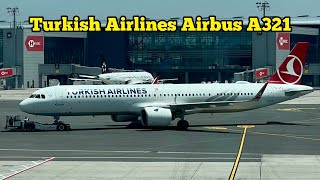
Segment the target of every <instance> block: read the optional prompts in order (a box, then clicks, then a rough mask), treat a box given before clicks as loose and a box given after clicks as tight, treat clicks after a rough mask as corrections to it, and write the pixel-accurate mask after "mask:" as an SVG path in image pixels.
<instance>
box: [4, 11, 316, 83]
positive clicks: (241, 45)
mask: <svg viewBox="0 0 320 180" xmlns="http://www.w3.org/2000/svg"><path fill="white" fill-rule="evenodd" d="M245 23H246V20H245V19H244V24H245ZM291 24H292V25H293V28H292V29H293V30H292V32H290V33H281V32H280V33H277V32H263V33H257V32H246V31H242V32H180V31H177V32H59V33H56V32H38V33H36V32H31V28H30V25H28V24H25V25H24V24H20V25H19V26H18V28H17V29H16V33H15V32H14V29H13V28H12V27H10V24H8V23H4V22H3V23H0V79H2V80H0V81H1V82H2V84H5V85H6V86H9V87H18V88H21V87H45V86H48V85H49V81H50V79H58V80H59V81H60V84H71V83H72V82H70V80H69V77H74V76H76V75H77V74H88V75H98V74H100V73H101V69H100V67H101V65H102V63H103V62H106V63H107V65H108V67H110V68H124V69H143V70H146V71H148V72H150V73H152V74H153V75H159V76H160V77H161V78H175V77H177V78H178V79H179V82H178V83H200V82H201V81H219V82H225V81H228V82H233V81H235V80H236V79H235V74H237V73H238V74H239V72H244V71H246V72H256V73H246V74H240V75H242V79H243V80H249V81H256V80H259V79H260V78H264V77H265V76H266V75H270V74H272V73H273V72H274V70H275V69H276V68H277V67H278V66H279V65H280V64H281V63H282V61H283V60H284V58H285V57H286V56H287V55H288V54H289V52H290V49H292V48H293V46H294V45H295V44H296V42H299V41H307V42H309V43H310V45H309V52H308V55H307V62H306V66H305V70H304V76H303V78H302V84H308V85H312V86H320V59H319V53H320V46H319V42H320V40H319V30H320V18H309V17H307V18H292V21H291ZM244 29H245V28H244ZM15 35H16V42H15V41H14V39H15V38H14V36H15ZM14 49H16V53H15V51H14ZM260 68H264V69H262V70H263V71H262V72H263V73H262V74H264V75H262V76H261V73H257V72H258V71H251V70H252V69H260ZM244 75H245V77H244ZM0 85H1V84H0Z"/></svg>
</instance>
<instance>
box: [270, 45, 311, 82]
mask: <svg viewBox="0 0 320 180" xmlns="http://www.w3.org/2000/svg"><path fill="white" fill-rule="evenodd" d="M308 46H309V43H308V42H298V43H297V44H296V45H295V46H294V47H293V49H292V50H291V52H290V54H289V55H288V56H287V58H286V59H285V60H284V61H283V63H282V64H281V65H280V67H279V69H277V71H276V72H275V73H274V74H273V75H272V76H271V77H270V79H269V80H268V83H270V84H300V83H301V77H302V74H303V68H304V65H305V62H306V56H307V52H308Z"/></svg>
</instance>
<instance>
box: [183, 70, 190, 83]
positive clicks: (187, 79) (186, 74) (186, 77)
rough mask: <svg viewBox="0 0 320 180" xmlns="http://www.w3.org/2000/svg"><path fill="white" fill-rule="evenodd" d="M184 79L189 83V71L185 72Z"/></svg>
mask: <svg viewBox="0 0 320 180" xmlns="http://www.w3.org/2000/svg"><path fill="white" fill-rule="evenodd" d="M184 81H185V83H189V72H187V71H186V72H185V73H184Z"/></svg>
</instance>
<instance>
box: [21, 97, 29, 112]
mask: <svg viewBox="0 0 320 180" xmlns="http://www.w3.org/2000/svg"><path fill="white" fill-rule="evenodd" d="M19 109H20V110H21V111H23V112H26V113H28V112H30V109H31V107H30V103H28V101H27V100H23V101H22V102H20V104H19Z"/></svg>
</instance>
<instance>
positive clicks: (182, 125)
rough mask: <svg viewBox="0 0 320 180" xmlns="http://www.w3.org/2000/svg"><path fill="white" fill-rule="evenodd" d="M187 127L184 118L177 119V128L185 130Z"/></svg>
mask: <svg viewBox="0 0 320 180" xmlns="http://www.w3.org/2000/svg"><path fill="white" fill-rule="evenodd" d="M188 127H189V122H188V121H186V120H184V119H181V120H179V121H178V123H177V129H178V130H187V129H188Z"/></svg>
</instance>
